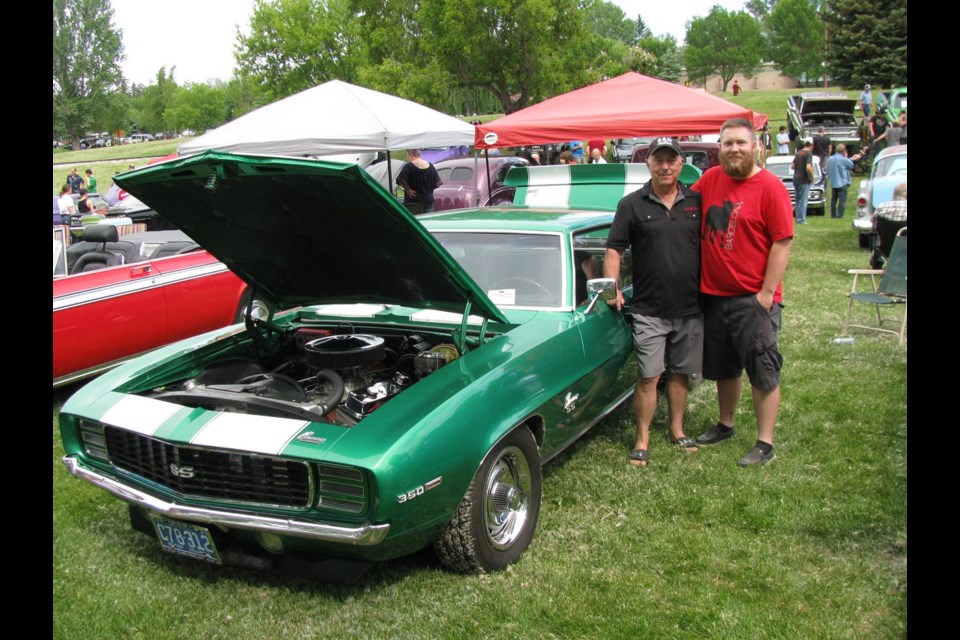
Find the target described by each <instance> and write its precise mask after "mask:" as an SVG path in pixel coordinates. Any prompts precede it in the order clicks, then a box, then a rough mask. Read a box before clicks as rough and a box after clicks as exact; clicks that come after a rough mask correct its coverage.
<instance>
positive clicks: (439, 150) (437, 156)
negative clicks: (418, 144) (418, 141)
mask: <svg viewBox="0 0 960 640" xmlns="http://www.w3.org/2000/svg"><path fill="white" fill-rule="evenodd" d="M469 155H470V147H468V146H467V145H465V144H462V145H460V146H459V147H426V148H424V149H420V157H421V158H423V159H424V160H426V161H427V162H429V163H430V164H433V165H435V164H437V163H438V162H442V161H444V160H450V159H452V158H466V157H467V156H469Z"/></svg>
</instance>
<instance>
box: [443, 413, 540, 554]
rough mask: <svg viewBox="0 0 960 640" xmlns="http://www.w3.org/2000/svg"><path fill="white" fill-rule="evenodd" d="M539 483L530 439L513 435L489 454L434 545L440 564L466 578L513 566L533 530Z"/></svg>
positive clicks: (520, 431) (536, 457)
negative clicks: (465, 575)
mask: <svg viewBox="0 0 960 640" xmlns="http://www.w3.org/2000/svg"><path fill="white" fill-rule="evenodd" d="M542 483H543V475H542V473H541V469H540V454H539V452H538V451H537V445H536V442H534V439H533V434H531V433H530V431H529V430H528V429H526V428H525V427H520V428H518V429H514V430H513V431H512V432H510V433H509V434H507V435H506V436H505V437H504V438H503V439H501V440H500V442H498V443H497V444H496V445H495V446H494V447H493V449H491V450H490V452H489V453H487V456H486V457H485V458H484V460H483V462H482V463H481V464H480V468H479V469H478V470H477V474H476V475H475V476H474V477H473V480H472V481H471V483H470V487H469V488H468V489H467V494H466V495H465V496H464V498H463V501H462V502H461V503H460V506H459V507H458V508H457V512H456V513H455V514H454V516H453V519H452V520H451V521H450V524H448V525H447V528H446V530H444V532H443V534H441V536H440V537H439V538H438V539H437V541H436V542H435V543H434V549H435V550H436V553H437V555H438V556H439V557H440V561H441V562H442V563H443V564H444V565H445V566H446V567H448V568H450V569H453V570H454V571H461V572H465V573H488V572H491V571H499V570H500V569H503V568H505V567H506V566H507V565H510V564H512V563H514V562H516V561H517V560H518V559H519V558H520V555H521V554H522V553H523V552H524V551H525V550H526V548H527V547H528V546H530V541H531V540H532V538H533V532H534V530H535V529H536V527H537V517H538V516H539V514H540V498H541V489H542Z"/></svg>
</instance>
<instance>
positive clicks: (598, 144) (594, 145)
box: [587, 140, 607, 155]
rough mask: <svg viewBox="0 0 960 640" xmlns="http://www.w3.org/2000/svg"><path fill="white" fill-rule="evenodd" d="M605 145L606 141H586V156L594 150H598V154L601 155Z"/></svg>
mask: <svg viewBox="0 0 960 640" xmlns="http://www.w3.org/2000/svg"><path fill="white" fill-rule="evenodd" d="M606 144H607V141H606V140H588V141H587V155H590V153H592V152H593V150H594V149H600V153H603V147H605V146H606Z"/></svg>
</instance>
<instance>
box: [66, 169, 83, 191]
mask: <svg viewBox="0 0 960 640" xmlns="http://www.w3.org/2000/svg"><path fill="white" fill-rule="evenodd" d="M67 184H68V185H70V192H71V193H80V187H82V186H83V178H81V177H80V176H79V175H78V174H77V168H76V167H74V168H72V169H70V175H68V176H67Z"/></svg>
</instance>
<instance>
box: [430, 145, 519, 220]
mask: <svg viewBox="0 0 960 640" xmlns="http://www.w3.org/2000/svg"><path fill="white" fill-rule="evenodd" d="M528 164H530V163H529V162H527V161H526V160H525V159H524V158H518V157H516V156H498V157H494V158H490V187H489V188H488V187H487V172H486V167H487V162H486V160H484V159H483V158H476V159H474V158H458V159H455V160H443V161H440V162H437V163H436V164H435V165H434V166H435V167H436V168H437V173H439V174H440V180H442V181H443V184H442V185H440V186H439V187H437V189H436V190H434V192H433V198H434V211H446V210H447V209H463V208H466V207H473V206H481V207H483V206H499V205H503V204H510V203H511V202H513V194H514V192H515V191H516V189H515V188H514V187H505V186H503V181H504V178H506V176H507V171H509V170H510V167H516V166H527V165H528ZM474 190H476V191H477V199H476V201H474V199H473V198H474ZM474 202H476V204H474Z"/></svg>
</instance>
